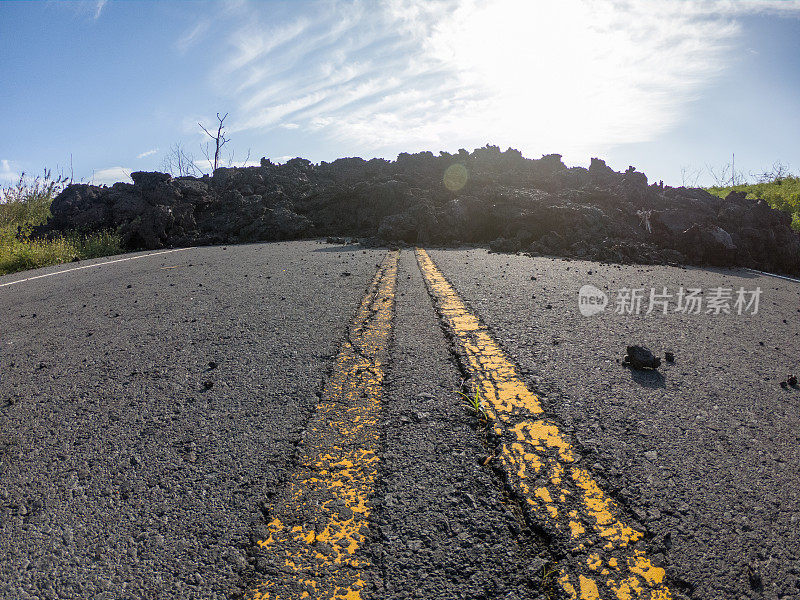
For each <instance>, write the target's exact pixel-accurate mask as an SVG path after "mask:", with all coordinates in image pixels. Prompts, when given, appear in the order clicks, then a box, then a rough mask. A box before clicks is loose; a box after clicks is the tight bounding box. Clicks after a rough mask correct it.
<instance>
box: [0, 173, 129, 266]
mask: <svg viewBox="0 0 800 600" xmlns="http://www.w3.org/2000/svg"><path fill="white" fill-rule="evenodd" d="M65 183H66V181H65V180H64V179H61V178H58V179H53V178H52V177H51V175H50V173H49V172H48V171H45V174H44V175H43V176H41V177H36V178H35V179H33V180H32V181H31V180H29V179H26V178H25V176H24V174H23V175H22V176H21V177H20V179H19V181H18V182H17V183H16V184H15V185H13V186H8V187H4V188H0V275H5V274H8V273H16V272H17V271H25V270H27V269H37V268H39V267H46V266H49V265H57V264H61V263H65V262H71V261H75V260H83V259H87V258H99V257H101V256H109V255H112V254H119V253H120V252H122V246H121V240H120V237H119V236H118V235H117V234H116V233H113V232H99V233H93V234H89V235H81V234H79V233H77V232H74V233H68V234H65V235H61V236H58V237H55V238H53V239H36V238H33V237H31V230H32V228H33V227H34V226H36V225H42V224H43V223H45V222H47V219H48V217H49V216H50V204H51V203H52V202H53V198H55V197H56V195H58V193H59V192H60V191H61V190H62V189H63V188H64V185H65Z"/></svg>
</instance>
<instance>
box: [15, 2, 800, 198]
mask: <svg viewBox="0 0 800 600" xmlns="http://www.w3.org/2000/svg"><path fill="white" fill-rule="evenodd" d="M0 57H2V59H1V60H0V128H1V130H2V133H3V135H1V136H0V186H2V185H8V184H10V183H12V182H13V181H15V180H16V179H17V178H18V177H19V176H20V174H21V173H23V172H25V173H27V174H37V173H41V172H42V171H43V169H45V168H49V169H51V170H53V172H63V173H65V174H66V175H70V174H71V175H72V177H73V178H74V180H76V181H79V180H82V181H86V182H93V183H95V184H109V185H110V184H111V183H113V182H115V181H130V179H129V174H130V173H131V172H132V171H140V170H159V169H161V168H162V167H163V164H164V160H165V157H166V156H167V154H168V152H169V151H170V148H173V147H174V145H175V144H180V145H181V146H182V147H183V148H184V150H185V151H186V152H187V153H188V154H191V155H193V158H194V162H195V164H196V165H197V167H198V168H199V169H201V170H202V171H203V172H209V170H210V166H209V163H208V161H207V160H206V159H205V156H204V151H203V145H204V144H205V143H206V142H207V141H208V139H209V138H208V137H206V136H205V134H204V133H203V131H202V130H201V128H200V127H199V125H198V123H202V124H203V125H204V126H206V127H207V128H209V129H210V128H211V127H212V126H214V125H215V124H216V114H217V113H220V115H225V114H227V115H228V116H227V118H226V119H225V125H226V131H227V134H228V137H229V138H230V142H229V143H228V144H227V145H226V146H225V147H224V148H223V153H222V155H223V160H222V164H223V165H225V166H227V165H229V164H234V165H242V164H248V165H249V164H258V161H259V159H260V158H261V157H268V158H270V159H272V160H273V161H279V162H281V161H285V160H288V159H289V158H292V157H295V156H301V157H304V158H308V159H310V160H312V161H314V162H319V161H331V160H334V159H336V158H339V157H344V156H361V157H364V158H367V159H368V158H372V157H383V158H389V159H394V158H396V156H397V154H398V153H400V152H419V151H423V150H431V151H433V152H434V153H437V154H438V152H439V151H447V152H453V153H454V152H457V151H458V150H459V149H460V148H466V149H468V150H472V149H474V148H477V147H482V146H485V145H486V144H492V145H496V146H499V147H500V148H501V149H506V148H508V147H512V148H516V149H519V150H521V151H522V153H523V154H524V155H525V156H526V157H529V158H539V157H540V156H542V155H544V154H551V153H558V154H561V155H563V157H564V158H563V160H564V162H565V163H567V165H569V166H588V163H589V160H590V159H591V158H592V157H599V158H602V159H604V160H605V161H606V162H607V163H608V164H609V165H610V166H611V167H613V168H614V169H616V170H625V169H626V168H627V167H628V166H629V165H633V166H635V167H636V168H637V169H638V170H640V171H643V172H644V173H646V174H647V175H648V177H649V179H650V181H658V180H662V181H664V183H666V184H669V185H681V184H687V185H711V184H713V183H715V177H718V176H719V175H720V174H721V172H722V170H723V168H724V165H725V164H727V163H729V162H731V161H735V166H736V170H737V171H739V172H741V175H742V176H743V177H750V178H751V179H752V177H753V176H754V175H755V174H757V173H761V172H764V171H768V170H770V169H771V167H772V165H773V164H774V163H776V162H781V163H783V164H787V165H788V166H789V167H790V169H792V170H793V171H794V172H798V171H800V143H799V142H798V140H800V1H798V2H795V1H778V2H773V1H762V2H758V1H744V0H743V1H733V0H726V1H723V0H719V1H716V0H715V1H707V2H706V1H702V2H701V1H695V0H682V1H678V0H676V1H674V2H667V1H663V0H661V1H653V2H651V1H649V0H648V1H636V0H627V1H622V0H585V1H584V0H553V1H538V0H441V1H436V0H385V1H380V2H379V1H378V0H350V1H344V0H341V1H313V2H312V1H299V0H292V1H284V2H278V1H260V2H254V1H239V0H237V1H228V2H199V1H192V2H189V1H181V2H172V1H164V2H144V1H122V0H116V1H115V0H100V1H85V2H80V1H74V2H56V1H41V2H7V1H5V2H4V1H0Z"/></svg>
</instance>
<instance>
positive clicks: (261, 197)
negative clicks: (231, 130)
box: [38, 145, 800, 274]
mask: <svg viewBox="0 0 800 600" xmlns="http://www.w3.org/2000/svg"><path fill="white" fill-rule="evenodd" d="M132 179H133V183H132V184H126V183H116V184H114V185H113V186H111V187H99V186H92V185H86V184H80V185H70V186H69V187H67V188H66V189H65V190H64V191H63V192H62V193H61V194H60V195H59V196H58V197H57V198H56V199H55V201H54V202H53V205H52V208H51V210H52V214H53V216H52V218H51V219H50V221H49V222H48V223H47V224H46V225H44V226H42V227H40V228H39V229H38V234H39V235H52V234H53V233H57V232H61V231H68V230H69V231H74V230H77V231H86V232H89V231H97V230H103V229H105V230H115V231H118V232H119V233H121V235H122V237H123V243H124V244H125V246H126V247H127V248H129V249H137V248H146V249H155V248H162V247H171V246H188V245H207V244H219V243H237V242H253V241H275V240H289V239H302V238H311V237H320V236H350V237H357V238H359V239H361V240H362V242H364V243H366V244H386V243H390V244H403V243H406V244H423V243H424V244H440V245H456V244H460V243H467V244H481V245H486V244H488V245H489V246H490V247H491V249H493V250H495V251H500V252H519V251H523V252H530V253H532V254H535V255H552V256H562V257H572V258H584V259H593V260H603V261H613V262H621V263H628V262H636V263H645V264H696V265H714V266H739V267H751V268H757V269H761V270H767V271H779V272H784V273H795V274H796V273H800V235H799V234H798V233H796V232H794V231H792V229H791V227H790V222H791V218H790V216H789V215H788V214H786V213H783V212H781V211H778V210H774V209H772V208H770V206H769V205H768V204H767V202H765V201H764V200H752V199H747V198H745V196H744V194H741V193H731V194H730V195H729V196H728V197H727V198H725V199H721V198H718V197H716V196H713V195H711V194H709V193H708V192H706V191H704V190H701V189H688V188H682V187H681V188H672V187H669V186H664V185H663V184H662V183H660V182H659V183H648V180H647V177H646V176H645V175H644V174H643V173H640V172H638V171H636V170H635V169H634V168H633V167H629V168H628V170H626V171H625V172H624V173H620V172H616V171H613V170H612V169H611V168H609V167H608V166H606V164H605V162H603V161H602V160H599V159H592V162H591V165H590V167H589V168H588V169H585V168H582V167H572V168H568V167H566V166H565V165H564V163H563V162H562V161H561V156H560V155H558V154H551V155H547V156H543V157H542V158H540V159H538V160H532V159H527V158H524V157H523V156H522V154H521V153H520V152H519V151H517V150H513V149H508V150H506V151H505V152H502V151H500V149H499V148H498V147H496V146H488V145H487V146H486V147H484V148H479V149H477V150H475V151H473V152H471V153H469V152H467V151H466V150H461V151H459V152H458V153H457V154H449V153H445V152H442V153H440V154H439V155H438V156H435V155H434V154H433V153H431V152H421V153H418V154H407V153H402V154H400V155H399V156H398V158H397V160H396V161H387V160H383V159H372V160H368V161H367V160H363V159H361V158H341V159H338V160H335V161H333V162H331V163H327V162H322V163H320V164H313V163H311V162H310V161H308V160H305V159H302V158H294V159H292V160H289V161H288V162H286V163H285V164H280V165H279V164H274V163H272V162H270V161H269V160H267V159H262V161H261V166H259V167H247V168H219V169H217V170H216V171H215V172H214V174H213V176H208V175H206V176H204V177H202V178H195V177H172V176H170V175H168V174H164V173H145V172H136V173H133V174H132Z"/></svg>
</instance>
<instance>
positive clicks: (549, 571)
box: [542, 564, 558, 600]
mask: <svg viewBox="0 0 800 600" xmlns="http://www.w3.org/2000/svg"><path fill="white" fill-rule="evenodd" d="M556 577H558V570H557V569H556V568H555V567H553V566H551V565H548V564H546V565H544V566H542V590H544V592H545V594H547V600H555V598H557V597H558V590H557V587H556Z"/></svg>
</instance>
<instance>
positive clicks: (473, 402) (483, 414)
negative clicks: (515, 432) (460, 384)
mask: <svg viewBox="0 0 800 600" xmlns="http://www.w3.org/2000/svg"><path fill="white" fill-rule="evenodd" d="M456 391H458V393H459V394H461V395H462V396H463V397H464V399H465V400H466V402H465V403H464V406H465V407H466V408H467V410H469V411H470V412H471V413H473V414H474V415H475V416H476V417H477V418H478V420H479V421H480V422H481V424H483V425H488V424H489V421H490V419H489V413H488V412H487V411H486V407H485V406H484V405H483V398H482V397H481V392H480V390H479V389H478V388H477V387H476V388H475V394H474V395H473V396H469V395H468V394H465V393H464V392H462V391H460V390H456Z"/></svg>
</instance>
